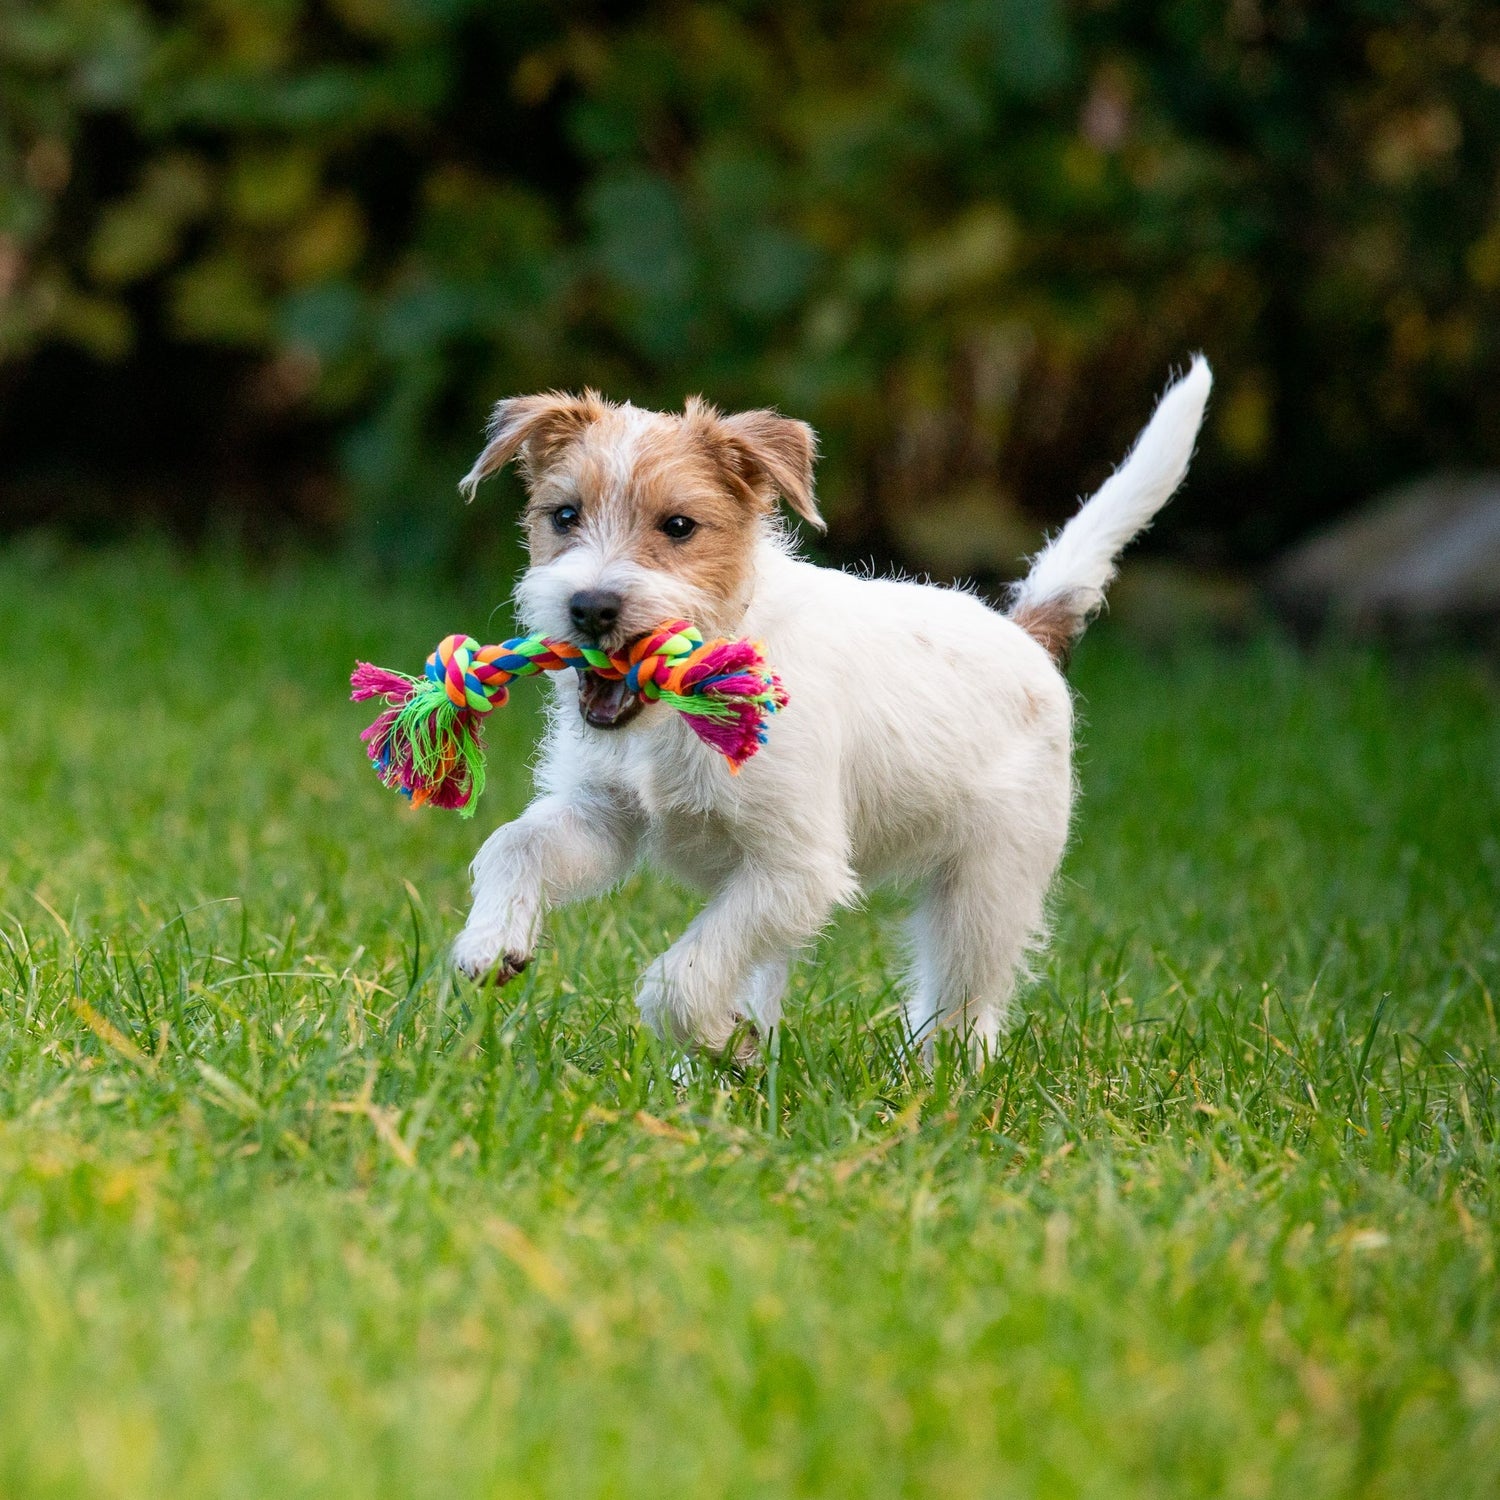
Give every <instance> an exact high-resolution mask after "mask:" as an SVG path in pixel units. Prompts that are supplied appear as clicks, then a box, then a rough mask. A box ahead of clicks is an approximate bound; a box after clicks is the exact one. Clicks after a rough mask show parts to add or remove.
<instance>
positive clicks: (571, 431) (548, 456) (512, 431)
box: [458, 391, 606, 500]
mask: <svg viewBox="0 0 1500 1500" xmlns="http://www.w3.org/2000/svg"><path fill="white" fill-rule="evenodd" d="M605 409H606V404H605V402H604V400H603V398H602V397H601V396H600V395H599V394H598V393H597V392H596V391H585V392H584V393H583V394H582V395H581V396H573V395H569V394H568V393H567V392H565V391H545V392H543V393H542V394H541V395H539V396H512V397H510V398H509V399H508V400H505V401H501V402H499V403H497V405H496V407H495V409H494V411H493V412H491V413H490V423H489V428H488V430H487V431H486V434H485V436H486V439H487V441H486V442H485V445H484V452H483V453H481V454H480V455H479V457H478V458H476V459H475V460H474V467H473V468H472V469H470V470H469V472H468V473H467V474H465V475H464V477H463V478H462V479H461V480H459V482H458V487H459V490H460V491H461V492H462V493H463V497H464V499H465V500H472V499H473V498H474V491H475V490H477V489H478V488H479V483H480V481H481V480H483V479H488V478H489V476H490V475H491V474H493V473H495V472H496V471H497V470H499V469H503V468H504V467H505V465H506V464H508V463H509V462H510V461H511V459H513V458H515V457H517V455H519V457H520V460H521V469H522V471H523V473H524V474H525V475H526V477H527V478H528V479H530V478H531V477H532V476H533V475H534V474H536V473H538V472H540V471H541V470H542V469H545V468H546V467H547V465H548V464H549V463H550V462H551V461H552V459H553V458H555V457H556V456H557V454H558V452H559V451H560V450H561V449H562V448H564V447H566V446H567V445H568V444H569V443H570V442H572V441H573V439H574V438H576V437H577V436H578V434H579V433H581V432H582V431H583V429H584V428H585V427H587V426H588V425H589V423H590V422H597V421H598V420H599V418H600V417H602V416H603V415H604V412H605Z"/></svg>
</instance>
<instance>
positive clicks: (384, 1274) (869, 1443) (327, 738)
mask: <svg viewBox="0 0 1500 1500" xmlns="http://www.w3.org/2000/svg"><path fill="white" fill-rule="evenodd" d="M491 602H492V601H491V600H489V599H487V598H486V597H485V596H484V595H483V594H482V593H480V592H474V593H472V594H471V595H470V596H469V597H461V596H459V595H458V594H456V593H455V594H452V595H448V596H444V595H443V594H441V593H440V592H435V591H433V590H420V589H416V588H413V589H411V590H409V591H394V592H393V591H390V590H383V589H377V588H375V587H373V586H367V585H363V584H360V583H359V582H357V581H354V580H352V579H349V578H347V577H344V576H341V575H340V574H338V573H337V572H335V571H332V570H331V569H320V568H318V567H315V566H307V567H302V568H299V569H296V570H292V571H288V572H286V573H284V574H273V575H271V576H262V577H257V578H251V577H247V576H244V575H242V574H241V573H240V572H238V571H236V570H235V569H234V568H233V567H230V566H228V565H216V564H213V563H199V564H192V565H187V564H183V563H180V562H176V561H174V560H173V559H172V558H171V557H169V556H167V555H165V554H157V553H154V552H151V551H149V550H137V551H133V552H128V553H117V554H113V555H107V556H103V557H98V558H94V559H89V560H83V561H67V560H60V559H49V558H48V557H47V556H46V555H45V554H43V553H40V552H34V553H29V554H27V553H21V554H13V555H12V556H11V557H9V558H8V559H5V560H0V628H3V631H4V639H5V642H6V648H5V651H4V654H3V659H0V786H3V789H4V795H3V800H0V1493H3V1494H4V1495H6V1496H8V1497H9V1496H14V1497H27V1496H41V1495H48V1496H52V1495H80V1496H85V1495H86V1496H90V1497H95V1496H113V1495H120V1496H126V1495H129V1496H164V1495H184V1496H194V1497H197V1496H258V1495H275V1496H277V1497H285V1496H304V1495H305V1496H318V1497H325V1496H342V1495H350V1496H372V1495H374V1496H406V1495H432V1496H444V1497H450V1496H458V1495H468V1494H485V1495H495V1496H517V1497H521V1496H526V1497H530V1496H541V1495H547V1496H553V1495H555V1496H569V1497H573V1496H592V1495H598V1496H612V1497H613V1496H619V1497H626V1496H637V1495H640V1496H652V1497H657V1496H663V1495H674V1496H675V1495H733V1496H750V1495H779V1494H809V1495H821V1496H830V1497H842V1496H852V1495H879V1496H887V1495H888V1496H898V1495H899V1496H907V1495H922V1496H926V1495H931V1496H942V1497H945V1500H949V1497H966V1496H1002V1495H1027V1496H1030V1495H1038V1496H1059V1497H1061V1496H1098V1497H1109V1500H1115V1497H1120V1496H1137V1495H1141V1496H1166V1495H1182V1496H1208V1495H1233V1496H1274V1495H1293V1496H1296V1497H1298V1500H1307V1497H1310V1496H1323V1495H1340V1496H1343V1495H1347V1496H1391V1497H1398V1496H1399V1497H1408V1496H1413V1495H1434V1496H1437V1495H1442V1496H1457V1495H1476V1496H1478V1495H1491V1494H1495V1493H1497V1492H1500V1323H1497V1320H1500V1298H1497V1291H1496V1275H1495V1272H1496V1266H1495V1259H1496V1249H1497V1240H1500V1236H1497V1232H1496V1219H1495V1215H1496V1207H1497V1195H1496V1188H1497V1148H1496V1142H1497V1115H1500V1085H1497V1068H1500V1032H1497V1021H1496V1010H1495V1006H1496V999H1495V996H1496V991H1497V989H1500V937H1497V932H1496V912H1497V910H1500V899H1497V898H1500V792H1497V787H1500V688H1497V683H1496V678H1495V675H1494V672H1493V669H1492V668H1488V667H1486V666H1485V665H1484V664H1483V663H1480V662H1475V661H1468V662H1465V661H1459V660H1455V661H1447V662H1444V661H1431V660H1429V661H1426V662H1424V663H1421V664H1416V665H1413V664H1410V663H1408V664H1399V663H1398V664H1391V663H1388V662H1384V661H1382V660H1380V659H1378V658H1376V657H1373V656H1371V655H1369V654H1362V653H1359V652H1354V651H1347V652H1329V653H1327V654H1324V655H1321V656H1318V657H1315V658H1312V659H1308V658H1305V657H1302V656H1299V655H1297V654H1295V653H1294V652H1293V651H1291V650H1290V649H1288V648H1286V647H1284V646H1282V645H1280V644H1277V643H1275V642H1273V641H1270V640H1262V641H1259V642H1254V643H1251V644H1250V645H1248V646H1245V647H1242V648H1237V649H1228V648H1211V647H1207V646H1201V647H1195V648H1187V647H1183V648H1181V649H1179V650H1177V651H1174V652H1170V653H1167V654H1161V653H1157V654H1154V655H1153V654H1148V653H1146V652H1144V651H1143V650H1141V649H1140V648H1138V647H1134V646H1132V645H1131V644H1130V643H1129V642H1128V641H1127V640H1125V639H1122V638H1121V637H1120V636H1118V635H1111V633H1110V632H1109V629H1108V628H1107V627H1105V628H1103V629H1100V630H1099V631H1098V632H1096V635H1095V637H1094V638H1092V639H1091V640H1090V641H1089V642H1088V643H1087V644H1086V647H1085V650H1084V652H1083V653H1082V656H1081V659H1080V661H1079V663H1078V664H1077V668H1076V671H1075V682H1076V685H1077V687H1078V690H1079V693H1080V695H1081V700H1082V718H1083V728H1082V747H1083V748H1082V752H1081V755H1080V763H1079V774H1080V778H1081V783H1082V788H1083V797H1082V801H1081V805H1080V813H1079V817H1078V820H1077V825H1076V837H1075V841H1074V846H1073V849H1072V851H1071V853H1070V855H1069V857H1068V860H1067V863H1066V866H1065V878H1064V879H1063V880H1062V882H1061V883H1060V886H1059V889H1058V892H1057V898H1056V939H1055V942H1054V945H1053V947H1052V949H1051V951H1050V953H1049V955H1048V957H1047V958H1046V960H1045V961H1044V963H1043V965H1042V969H1041V975H1040V978H1039V982H1038V983H1037V985H1036V986H1035V987H1034V988H1033V990H1032V991H1031V992H1030V994H1029V996H1028V999H1027V1010H1026V1017H1025V1020H1024V1022H1023V1024H1022V1025H1021V1026H1020V1027H1019V1028H1018V1030H1017V1031H1016V1032H1015V1033H1014V1035H1013V1036H1012V1037H1011V1039H1010V1040H1009V1041H1008V1043H1007V1044H1006V1046H1005V1048H1004V1050H1003V1052H1002V1054H1001V1055H1000V1056H999V1057H998V1058H997V1059H996V1060H995V1061H994V1062H993V1063H992V1064H991V1065H989V1066H988V1067H987V1068H986V1069H985V1070H984V1071H983V1072H980V1073H977V1074H970V1073H968V1072H966V1070H965V1069H964V1068H963V1067H961V1066H959V1063H958V1061H957V1059H955V1058H954V1057H953V1056H951V1055H945V1056H943V1057H941V1058H940V1059H939V1065H938V1066H937V1068H936V1070H935V1071H934V1073H933V1075H932V1076H931V1077H924V1076H923V1075H922V1074H921V1073H920V1072H919V1071H918V1070H916V1069H914V1068H913V1066H912V1065H911V1061H910V1059H909V1057H908V1054H907V1051H906V1048H905V1047H904V1045H903V1042H902V1037H901V1032H900V1027H899V1023H898V1020H897V1017H896V1013H895V1009H894V1000H895V996H894V992H893V989H892V974H893V971H894V969H895V967H896V964H897V962H898V959H899V955H898V954H897V953H896V952H895V951H893V943H892V940H891V938H890V936H889V932H890V918H891V916H892V913H893V911H894V907H893V906H891V905H890V904H889V903H888V902H887V901H886V900H885V899H884V898H877V899H875V900H873V901H872V902H871V903H870V905H869V907H868V909H866V910H863V911H860V912H856V913H852V914H849V915H847V916H845V917H842V918H841V919H840V920H839V922H838V924H837V926H836V927H835V928H834V930H833V931H832V932H831V933H830V935H829V936H828V938H827V939H826V940H825V941H824V942H823V943H822V944H821V945H820V947H819V949H818V951H817V953H816V954H815V955H814V956H813V958H812V959H811V960H810V961H809V962H807V963H806V964H804V965H803V966H802V967H801V968H800V970H799V971H798V972H797V974H796V976H795V982H794V991H793V996H792V999H791V1005H790V1019H789V1024H788V1025H787V1026H786V1027H785V1028H784V1029H783V1033H782V1035H781V1038H780V1051H779V1056H778V1057H777V1059H776V1060H775V1062H774V1064H772V1065H771V1066H770V1067H769V1068H768V1069H766V1070H763V1071H758V1072H755V1073H754V1074H753V1075H752V1076H749V1077H746V1078H743V1079H739V1078H735V1077H733V1076H730V1075H728V1074H704V1075H703V1076H701V1077H699V1078H697V1079H696V1080H695V1081H693V1082H692V1083H690V1084H689V1085H687V1086H686V1087H684V1088H679V1087H677V1086H674V1084H673V1083H672V1081H671V1077H670V1059H669V1058H667V1057H665V1056H664V1055H663V1054H662V1053H661V1052H660V1051H659V1050H658V1048H657V1047H655V1046H654V1045H653V1044H652V1043H651V1041H650V1040H649V1038H647V1037H645V1036H643V1035H642V1034H641V1032H640V1031H639V1030H638V1028H637V1027H636V1025H635V1022H634V1018H633V1012H632V1008H631V1005H630V1001H629V995H630V991H631V985H632V979H633V976H634V975H635V973H636V972H637V970H638V968H639V967H640V965H641V964H642V963H643V961H644V960H646V959H647V958H648V957H649V956H650V955H651V954H652V953H653V952H654V951H656V950H657V949H658V948H659V947H660V946H661V945H662V943H663V942H664V941H666V940H667V939H668V937H669V936H670V935H671V934H673V933H675V932H676V931H678V930H679V929H680V928H681V926H682V924H683V922H684V921H685V920H686V917H687V915H688V913H689V912H690V910H691V906H690V903H689V902H688V900H687V899H686V898H685V897H684V896H682V895H681V894H680V893H678V892H676V891H674V890H673V889H672V888H671V887H669V886H668V885H666V884H665V883H663V882H660V881H658V880H656V879H655V878H651V877H644V876H643V877H639V878H637V879H635V880H633V881H632V882H631V883H630V885H629V886H628V888H627V889H626V890H625V891H624V892H622V893H621V894H619V895H618V896H617V897H615V898H614V899H612V900H610V901H607V902H599V903H595V904H593V905H590V906H587V907H584V908H580V909H577V910H575V911H572V912H569V913H567V914H564V915H563V916H561V917H560V918H559V919H557V920H555V922H554V924H553V928H552V941H551V944H550V946H549V947H548V949H547V951H546V952H545V953H544V954H543V955H542V957H541V958H540V960H539V962H538V963H537V964H536V965H535V966H534V967H533V969H532V970H531V971H530V972H529V973H528V974H527V975H526V976H525V978H524V981H523V982H521V983H520V984H519V985H518V986H516V987H514V988H512V989H509V990H506V991H503V992H501V993H499V994H498V995H496V994H488V993H478V992H475V991H474V990H472V989H469V988H467V987H464V986H456V985H454V984H453V983H452V982H450V980H449V978H448V977H447V976H446V975H445V973H444V971H443V967H442V964H441V960H440V949H441V945H442V943H443V942H444V941H445V940H446V939H447V938H448V937H449V936H451V935H452V933H453V932H454V931H455V929H456V925H457V923H458V922H459V920H460V918H461V913H462V909H463V902H464V897H465V893H466V876H465V865H466V862H467V858H468V856H469V854H470V853H471V851H472V849H473V848H474V847H475V845H476V844H477V841H478V840H479V839H480V837H481V836H482V834H483V832H484V830H485V828H486V827H487V826H489V825H490V824H491V823H493V822H494V821H495V820H497V819H498V818H500V817H501V816H504V815H508V814H510V813H512V812H514V811H515V810H516V809H517V808H518V807H519V806H520V805H521V802H522V800H523V798H524V796H525V791H526V782H527V772H526V765H527V759H528V755H529V746H530V742H531V736H532V734H533V731H534V728H535V720H534V716H533V714H532V712H531V710H530V709H529V708H528V707H526V706H525V704H524V702H523V700H527V699H529V698H530V696H531V695H529V694H527V693H525V692H518V693H517V695H516V698H517V705H516V706H515V707H513V708H512V709H509V710H507V711H506V714H505V715H503V716H499V717H500V718H501V719H503V722H502V723H497V725H496V730H497V733H496V734H495V737H494V753H493V755H492V766H493V769H494V774H493V777H492V782H491V791H490V793H489V795H488V797H487V799H486V803H485V806H484V808H483V809H482V812H481V815H480V818H479V819H478V820H477V821H476V822H474V823H462V822H460V821H458V820H457V819H455V818H451V817H445V816H443V815H439V814H412V813H411V812H410V811H409V810H407V809H405V808H404V807H403V806H402V805H401V804H400V803H399V802H398V801H397V800H396V799H395V798H393V797H391V796H390V794H388V793H386V792H384V791H383V790H382V789H381V788H380V787H379V786H378V785H377V784H376V782H375V779H374V777H373V776H372V775H371V774H370V773H369V771H368V770H367V769H366V767H365V765H364V763H363V760H362V757H361V754H360V747H359V745H358V743H357V740H356V738H355V736H356V733H357V730H358V728H359V727H360V726H361V724H362V722H363V715H362V713H361V710H360V709H358V708H355V707H352V706H349V705H347V704H345V703H343V702H342V699H343V695H344V679H345V676H346V673H347V670H348V667H349V664H350V662H351V661H352V660H353V658H354V657H355V656H356V655H365V656H368V657H370V658H371V659H374V660H377V661H383V662H389V663H391V664H393V665H400V664H403V663H411V662H414V661H416V660H418V659H419V658H420V656H421V654H422V652H423V651H425V650H426V649H427V648H428V646H429V645H430V643H431V642H433V641H435V640H436V639H437V638H438V636H440V635H441V634H443V633H445V632H446V631H448V630H450V629H454V628H457V627H460V626H467V627H468V628H470V629H474V630H476V632H477V631H479V630H482V629H483V628H484V627H485V625H486V621H487V619H488V614H489V607H490V604H491ZM495 625H496V627H497V628H499V627H500V622H499V621H496V622H495Z"/></svg>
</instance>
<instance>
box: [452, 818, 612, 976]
mask: <svg viewBox="0 0 1500 1500" xmlns="http://www.w3.org/2000/svg"><path fill="white" fill-rule="evenodd" d="M640 836H641V822H640V819H639V817H638V815H636V814H634V813H632V812H631V811H630V810H629V809H628V808H626V807H625V806H623V805H622V804H621V803H619V802H618V801H616V800H615V799H613V798H610V797H606V796H601V795H585V794H582V793H566V792H559V793H550V794H548V795H546V796H542V797H538V798H537V799H536V801H535V802H533V803H532V804H531V806H530V807H528V808H527V809H526V811H525V812H524V813H522V814H521V816H520V817H519V818H517V819H516V820H515V822H514V823H507V824H505V825H504V826H503V827H501V828H497V829H496V830H495V832H494V833H492V834H491V835H490V836H489V838H488V839H486V840H485V843H484V846H483V848H481V849H480V851H479V853H478V854H477V855H476V856H475V858H474V864H473V867H472V874H473V877H474V905H473V907H472V909H471V910H470V912H469V920H468V922H467V923H466V924H465V926H464V930H463V931H462V932H461V933H460V934H459V936H458V939H457V940H456V941H455V943H454V944H453V962H454V964H455V965H456V966H457V967H458V968H459V969H460V970H462V972H463V973H465V974H467V975H468V976H469V977H470V978H471V979H476V980H485V979H489V978H493V979H494V980H495V981H496V982H497V983H499V984H504V983H505V982H506V981H507V980H509V979H514V978H515V976H516V975H517V974H519V973H520V972H521V970H522V969H524V968H525V967H526V965H527V964H529V963H530V962H531V956H532V954H533V952H534V951H535V949H536V941H537V937H538V934H539V933H540V931H541V925H542V917H543V916H544V915H545V913H546V911H547V908H548V907H549V906H556V905H560V904H563V903H566V902H569V901H580V900H582V899H583V898H584V897H586V896H594V895H598V894H599V893H600V892H601V891H606V890H608V889H609V888H610V886H612V885H614V884H615V883H616V882H617V881H619V880H621V879H623V878H624V876H625V875H626V874H627V873H628V872H629V870H630V868H631V866H632V865H633V864H634V863H635V860H636V856H637V853H638V849H639V843H640Z"/></svg>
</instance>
